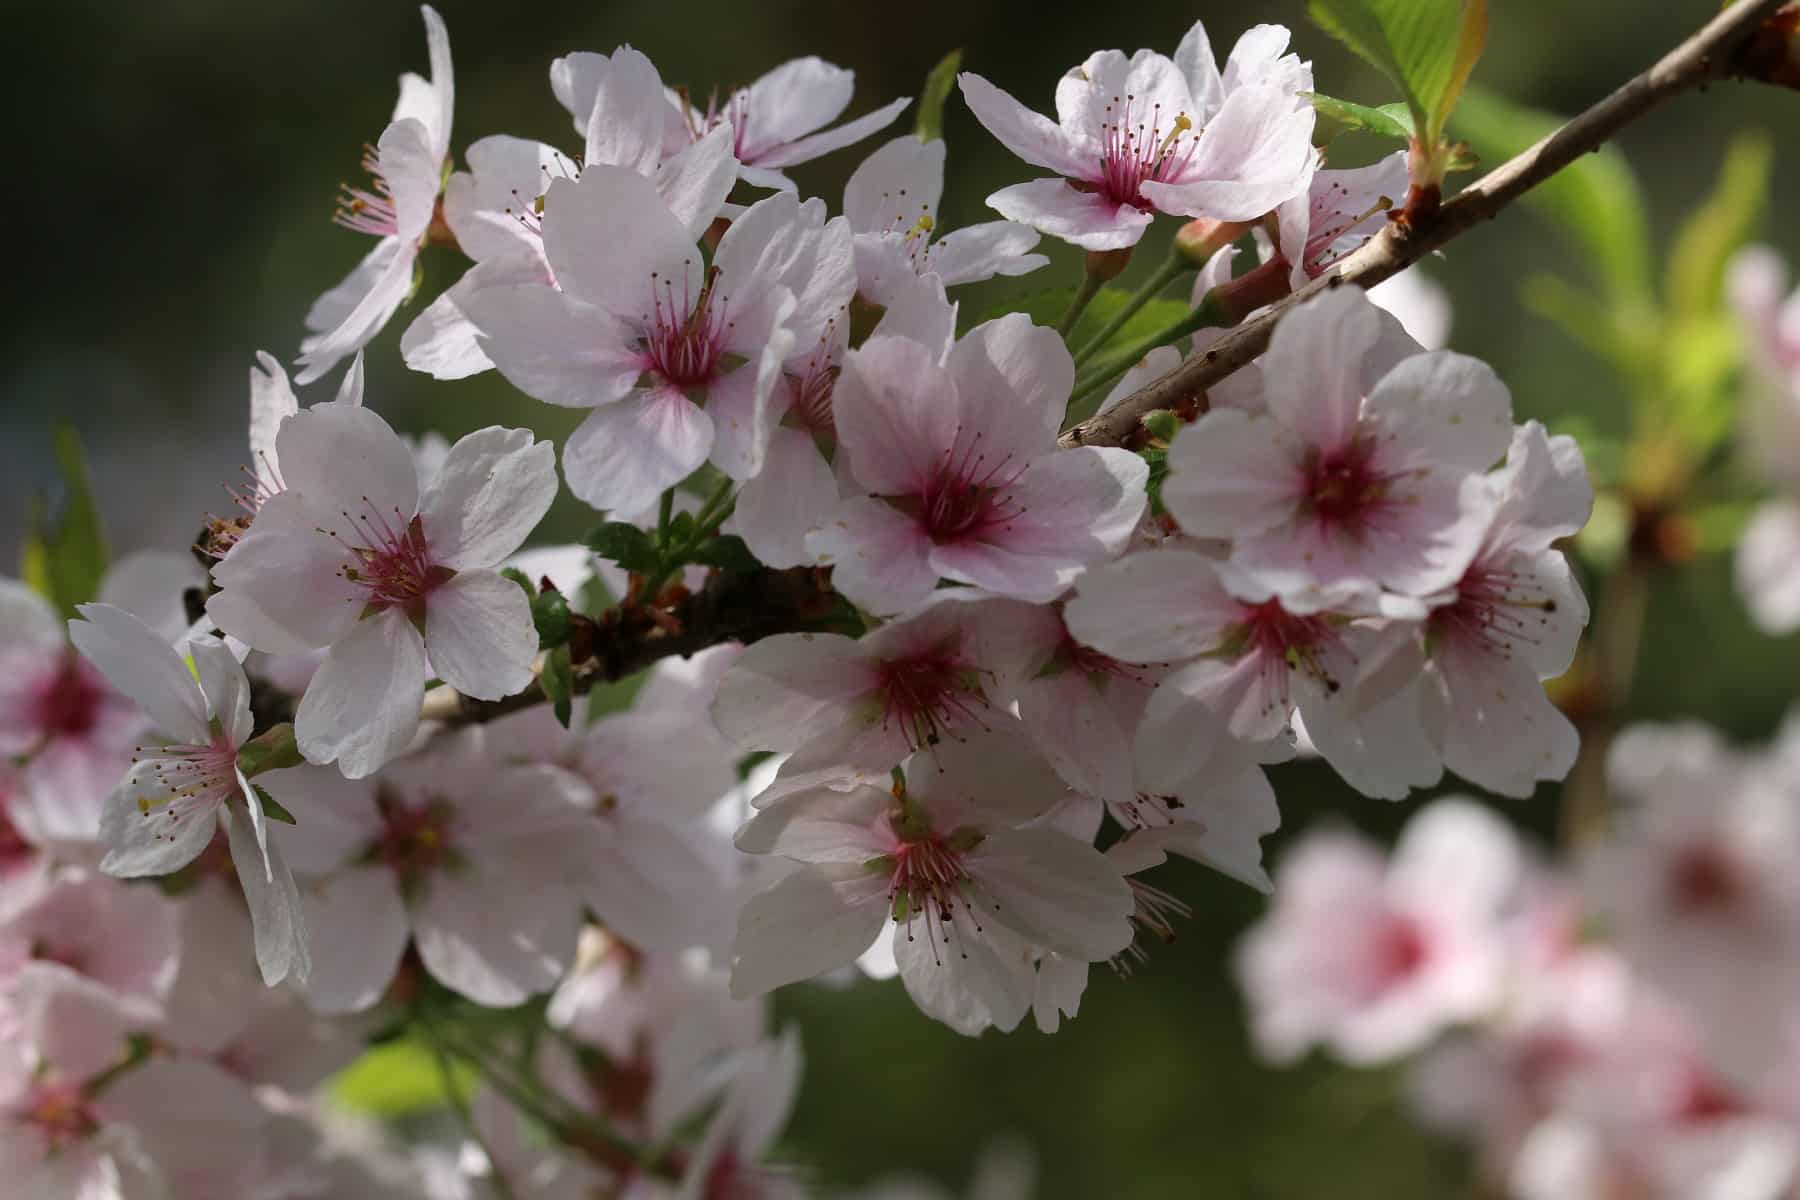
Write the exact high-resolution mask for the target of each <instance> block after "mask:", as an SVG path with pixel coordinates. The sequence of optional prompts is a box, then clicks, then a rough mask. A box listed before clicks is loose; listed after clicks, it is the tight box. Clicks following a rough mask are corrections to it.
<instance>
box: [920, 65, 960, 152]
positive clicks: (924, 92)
mask: <svg viewBox="0 0 1800 1200" xmlns="http://www.w3.org/2000/svg"><path fill="white" fill-rule="evenodd" d="M961 67H962V51H961V50H952V51H951V52H950V53H948V54H946V55H944V57H942V58H940V59H938V64H937V66H935V67H933V68H931V74H929V75H927V76H926V77H925V86H924V87H922V88H920V89H919V116H918V119H917V120H916V121H914V122H913V133H914V134H915V135H916V136H917V137H918V139H919V140H920V141H921V142H929V141H931V140H932V139H933V138H941V137H943V136H944V102H945V101H946V100H948V99H949V98H950V92H951V89H953V88H954V87H956V72H957V71H958V70H960V69H961Z"/></svg>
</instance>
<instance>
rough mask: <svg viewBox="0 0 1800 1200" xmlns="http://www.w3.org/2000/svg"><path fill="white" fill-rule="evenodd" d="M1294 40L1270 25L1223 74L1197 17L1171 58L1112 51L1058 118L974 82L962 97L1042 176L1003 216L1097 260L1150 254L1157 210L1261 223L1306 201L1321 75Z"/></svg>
mask: <svg viewBox="0 0 1800 1200" xmlns="http://www.w3.org/2000/svg"><path fill="white" fill-rule="evenodd" d="M1287 41H1288V32H1287V30H1285V29H1283V28H1281V27H1280V26H1279V25H1258V26H1256V27H1255V28H1253V29H1251V30H1249V31H1248V32H1246V33H1245V34H1244V36H1243V37H1242V38H1240V39H1239V40H1238V43H1237V45H1236V46H1235V47H1233V49H1232V51H1231V56H1230V58H1229V59H1228V60H1227V61H1226V64H1225V69H1224V71H1223V72H1221V71H1220V70H1219V68H1218V66H1217V65H1216V63H1215V61H1214V58H1213V51H1212V45H1211V43H1210V41H1209V40H1208V38H1207V35H1206V30H1205V28H1204V27H1203V26H1202V25H1201V24H1200V23H1199V22H1198V21H1196V22H1195V23H1194V26H1193V28H1191V29H1190V30H1188V32H1187V35H1186V36H1185V37H1183V38H1182V40H1181V45H1180V46H1179V47H1178V48H1177V49H1176V51H1175V57H1174V59H1173V60H1170V59H1168V58H1166V57H1164V56H1163V55H1161V54H1157V53H1155V52H1154V51H1150V50H1139V51H1138V52H1137V53H1136V54H1134V55H1132V56H1131V57H1130V58H1126V56H1125V55H1124V54H1122V53H1121V52H1119V51H1117V50H1103V51H1099V52H1097V53H1095V54H1092V55H1090V56H1089V57H1088V59H1087V61H1086V62H1084V63H1082V64H1081V65H1080V66H1078V67H1074V68H1071V69H1070V70H1069V71H1068V73H1066V74H1065V75H1064V76H1063V77H1062V79H1061V80H1060V81H1058V83H1057V86H1056V111H1057V118H1058V119H1057V121H1056V122H1054V123H1053V122H1051V121H1050V120H1048V119H1047V118H1045V117H1042V116H1039V115H1038V114H1037V113H1034V112H1032V111H1030V110H1029V109H1027V108H1025V107H1024V106H1023V105H1022V104H1020V103H1019V102H1018V101H1017V100H1015V99H1013V98H1012V97H1011V96H1010V95H1008V94H1007V93H1005V92H1003V91H1001V90H1000V89H999V88H997V87H995V86H994V85H993V84H991V83H989V82H988V81H987V80H986V79H984V78H982V77H981V76H979V75H975V74H973V73H969V72H965V73H963V75H961V76H960V77H959V82H960V83H961V85H962V92H963V98H964V99H965V100H967V101H968V104H969V108H970V109H971V110H972V111H973V112H974V113H975V116H976V118H977V119H979V120H980V121H981V123H982V124H983V125H984V126H986V127H987V130H988V132H990V133H992V134H993V135H994V136H995V137H996V138H999V139H1000V141H1001V143H1002V144H1003V145H1005V146H1006V148H1007V149H1009V150H1011V151H1012V152H1013V153H1014V154H1016V155H1018V156H1019V157H1020V158H1022V159H1024V160H1025V161H1026V162H1028V163H1031V164H1032V165H1034V166H1039V167H1047V168H1049V169H1050V170H1052V171H1054V172H1056V173H1057V175H1059V176H1061V177H1062V178H1051V179H1039V180H1035V181H1033V182H1031V183H1022V184H1018V185H1016V186H1014V187H1009V188H1004V189H1002V190H1000V191H998V192H995V193H994V194H993V195H992V196H989V197H988V203H989V204H990V205H991V206H992V207H993V208H994V209H995V210H996V211H997V212H999V213H1000V215H1001V216H1003V217H1007V218H1009V219H1011V220H1015V221H1022V222H1024V223H1025V224H1027V225H1031V226H1033V227H1035V228H1037V229H1040V230H1042V231H1043V232H1045V233H1047V234H1050V235H1051V236H1052V237H1057V238H1061V239H1063V240H1064V241H1067V242H1072V243H1074V244H1075V245H1077V246H1081V247H1083V248H1085V249H1088V250H1118V249H1122V248H1124V247H1128V246H1134V245H1136V244H1137V242H1138V239H1139V238H1141V237H1143V235H1144V231H1145V230H1146V229H1147V228H1149V226H1150V222H1151V220H1152V218H1153V217H1154V216H1155V214H1156V213H1158V212H1165V213H1174V214H1178V215H1184V216H1190V217H1210V218H1212V219H1214V220H1219V221H1252V220H1255V219H1257V218H1259V217H1261V216H1262V215H1263V214H1264V213H1267V212H1269V211H1271V210H1273V209H1276V208H1277V207H1279V206H1280V205H1281V204H1282V203H1283V202H1284V201H1286V200H1288V199H1289V198H1290V197H1292V196H1294V195H1296V194H1299V193H1303V192H1304V191H1305V190H1306V186H1307V181H1308V179H1309V177H1310V176H1311V174H1312V171H1313V150H1312V144H1311V139H1312V129H1313V110H1312V105H1311V104H1309V103H1308V102H1307V101H1306V99H1305V98H1304V97H1303V96H1301V95H1300V93H1301V92H1303V91H1307V90H1310V89H1311V87H1312V69H1311V67H1310V65H1308V64H1306V63H1302V62H1300V61H1299V60H1298V59H1297V58H1295V57H1294V56H1293V55H1289V54H1284V53H1283V52H1284V51H1285V50H1286V49H1287Z"/></svg>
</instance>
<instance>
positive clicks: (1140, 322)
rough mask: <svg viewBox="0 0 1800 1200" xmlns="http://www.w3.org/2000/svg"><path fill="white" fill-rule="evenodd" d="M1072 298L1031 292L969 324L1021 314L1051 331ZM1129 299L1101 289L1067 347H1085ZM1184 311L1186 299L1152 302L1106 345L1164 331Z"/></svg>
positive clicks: (1066, 293)
mask: <svg viewBox="0 0 1800 1200" xmlns="http://www.w3.org/2000/svg"><path fill="white" fill-rule="evenodd" d="M1074 299H1075V289H1074V288H1052V289H1050V290H1049V291H1043V292H1032V293H1030V294H1029V295H1025V296H1018V297H1015V298H1014V299H1012V300H1010V301H1008V302H1006V303H1005V304H1001V305H998V306H996V307H994V308H992V309H990V310H988V311H987V312H986V313H983V314H982V315H981V317H980V318H979V319H977V320H975V321H973V322H971V325H979V324H981V323H982V322H983V321H991V320H993V319H994V318H995V317H1003V316H1005V315H1006V314H1007V313H1013V312H1022V313H1024V314H1025V315H1026V316H1028V317H1030V318H1031V320H1032V323H1033V324H1036V325H1046V326H1049V327H1050V328H1052V329H1054V328H1055V327H1056V323H1057V322H1058V321H1060V320H1062V316H1063V314H1064V313H1065V312H1067V311H1068V310H1069V305H1070V303H1072V302H1073V301H1074ZM1130 299H1131V293H1130V292H1127V291H1125V290H1124V289H1123V288H1111V287H1109V288H1101V289H1100V291H1099V293H1098V294H1097V295H1095V297H1094V298H1093V300H1092V301H1090V302H1089V304H1088V306H1087V308H1086V310H1085V311H1083V312H1082V314H1081V318H1080V320H1078V321H1076V322H1075V328H1073V329H1071V330H1069V336H1068V338H1067V339H1066V340H1067V342H1068V344H1069V345H1071V346H1084V345H1086V344H1087V343H1088V342H1090V341H1092V340H1093V339H1094V337H1095V335H1097V334H1098V333H1099V332H1100V331H1101V330H1102V329H1104V328H1105V327H1106V325H1107V323H1108V322H1109V321H1111V320H1112V319H1113V317H1115V316H1117V315H1118V313H1119V311H1120V310H1121V309H1123V308H1124V307H1125V305H1126V302H1127V301H1129V300H1130ZM1187 312H1188V306H1187V301H1185V300H1175V299H1164V300H1152V301H1150V302H1149V303H1148V304H1146V305H1144V307H1143V308H1140V309H1139V310H1138V311H1137V312H1135V313H1133V314H1132V316H1131V319H1130V320H1129V321H1127V322H1125V324H1124V325H1122V326H1120V327H1119V330H1118V332H1116V333H1115V334H1113V336H1112V337H1111V338H1110V339H1108V341H1107V344H1108V345H1129V344H1130V343H1132V342H1135V341H1137V340H1139V339H1140V338H1144V337H1148V336H1149V335H1151V334H1153V333H1155V332H1156V331H1157V330H1159V329H1167V328H1168V327H1169V326H1170V325H1173V324H1174V323H1175V322H1177V321H1179V320H1181V318H1182V317H1184V316H1186V315H1187Z"/></svg>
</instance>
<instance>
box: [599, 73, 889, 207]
mask: <svg viewBox="0 0 1800 1200" xmlns="http://www.w3.org/2000/svg"><path fill="white" fill-rule="evenodd" d="M574 86H575V87H576V88H577V89H578V90H577V93H576V94H579V89H580V88H581V86H582V85H581V84H579V83H577V84H575V85H574ZM855 90H856V73H855V72H854V71H848V70H845V69H844V68H843V67H838V66H833V65H832V64H831V63H828V62H826V61H824V60H823V59H821V58H817V57H814V56H811V55H808V56H807V57H805V58H795V59H790V60H789V61H787V62H784V63H782V64H781V65H780V66H779V67H776V68H775V69H774V70H772V71H769V72H768V73H767V74H765V75H763V76H761V77H760V78H758V79H757V80H756V81H755V82H754V83H752V84H751V85H750V86H749V87H744V88H738V89H736V90H734V91H733V92H731V93H730V94H729V95H727V96H725V97H724V98H723V99H720V98H719V97H718V96H717V95H716V94H714V95H712V96H709V97H708V98H707V101H706V105H705V107H704V108H702V107H700V106H699V105H697V104H695V103H693V102H692V100H691V99H690V98H689V97H687V96H685V95H683V94H680V93H671V94H670V100H671V102H672V103H673V104H674V105H675V116H676V120H677V124H678V126H679V128H680V129H681V130H683V131H685V133H686V134H687V136H688V138H689V139H691V140H693V141H696V142H697V141H699V140H701V139H702V138H704V137H705V136H706V135H707V134H709V133H711V132H712V131H713V130H714V129H717V128H719V127H721V126H723V127H726V128H729V129H730V130H731V143H732V144H731V152H732V155H733V156H734V157H735V158H736V159H737V161H738V162H739V163H741V164H742V166H740V167H739V169H738V174H739V176H740V177H741V178H742V179H743V180H744V181H745V182H746V183H751V184H755V185H756V186H758V187H772V188H788V189H791V188H792V187H793V186H794V185H793V183H792V182H791V181H790V180H789V179H788V177H787V176H786V175H783V174H782V173H781V172H782V169H783V168H785V167H797V166H799V165H800V164H801V163H804V162H811V161H812V160H813V159H815V158H820V157H822V156H824V155H826V154H830V153H831V152H832V151H833V150H839V149H842V148H843V147H845V146H849V145H853V144H855V143H856V142H860V141H862V140H863V139H864V138H866V137H868V136H869V135H870V134H873V133H878V132H880V131H881V130H883V129H886V128H887V127H888V126H889V125H892V124H893V123H894V119H895V118H896V117H898V116H899V115H900V114H901V113H902V112H904V111H905V110H906V106H907V105H908V104H911V103H912V100H911V99H910V98H908V97H902V98H900V99H898V100H890V101H889V102H888V103H886V104H884V105H882V106H881V107H880V108H878V109H876V110H875V111H874V112H871V113H865V114H864V115H863V116H860V117H857V118H855V119H854V120H850V121H846V122H844V123H843V124H842V125H839V126H836V127H835V128H832V129H827V128H825V127H826V126H827V125H830V124H831V122H833V121H835V120H837V119H838V117H840V116H842V115H843V112H844V109H846V108H847V107H849V105H850V96H851V94H852V93H853V92H854V91H855Z"/></svg>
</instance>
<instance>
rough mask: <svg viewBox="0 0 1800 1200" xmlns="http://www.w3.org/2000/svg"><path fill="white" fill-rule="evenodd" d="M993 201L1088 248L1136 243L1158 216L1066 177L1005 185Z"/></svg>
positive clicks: (1013, 216)
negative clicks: (1085, 188) (1082, 187)
mask: <svg viewBox="0 0 1800 1200" xmlns="http://www.w3.org/2000/svg"><path fill="white" fill-rule="evenodd" d="M1145 186H1146V187H1148V186H1151V185H1148V184H1146V185H1145ZM987 202H988V207H989V208H992V209H993V210H994V211H995V212H997V213H999V214H1000V215H1001V216H1003V217H1005V218H1007V219H1008V220H1011V221H1021V222H1023V223H1024V224H1026V225H1029V226H1031V227H1032V228H1033V229H1037V230H1041V231H1042V232H1044V233H1047V234H1049V235H1050V236H1051V237H1053V238H1060V239H1062V240H1063V241H1065V242H1068V243H1070V244H1072V245H1076V246H1080V247H1081V248H1082V249H1084V250H1123V249H1126V248H1127V247H1130V246H1135V245H1137V244H1138V240H1139V239H1140V238H1142V237H1143V236H1144V231H1145V230H1146V229H1148V228H1150V222H1151V220H1152V219H1153V216H1152V214H1150V213H1147V212H1144V211H1143V210H1142V209H1139V208H1134V207H1133V206H1131V205H1129V204H1120V203H1118V202H1117V201H1114V200H1110V199H1108V198H1107V196H1106V194H1105V193H1104V192H1098V191H1094V192H1087V191H1081V190H1078V189H1077V188H1075V187H1073V186H1071V185H1070V184H1069V183H1068V181H1067V180H1063V179H1034V180H1032V181H1031V182H1030V183H1017V184H1014V185H1013V186H1012V187H1008V188H1001V189H1000V190H999V191H997V192H995V193H994V194H993V195H991V196H989V197H988V201H987Z"/></svg>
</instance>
